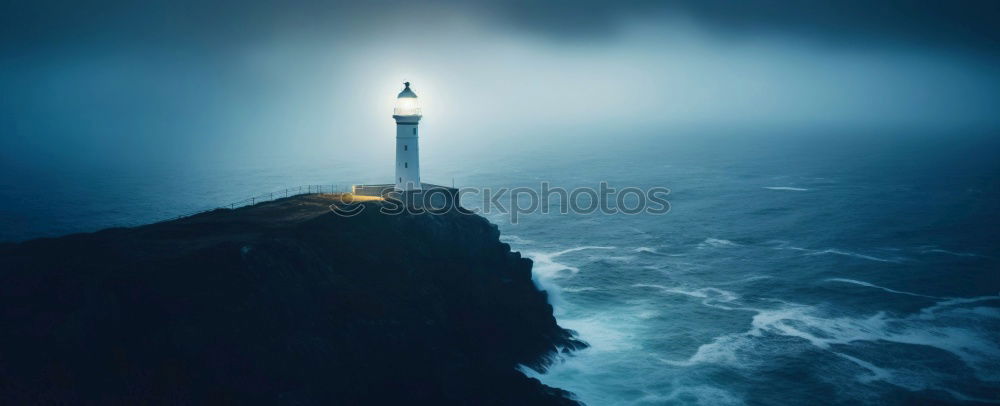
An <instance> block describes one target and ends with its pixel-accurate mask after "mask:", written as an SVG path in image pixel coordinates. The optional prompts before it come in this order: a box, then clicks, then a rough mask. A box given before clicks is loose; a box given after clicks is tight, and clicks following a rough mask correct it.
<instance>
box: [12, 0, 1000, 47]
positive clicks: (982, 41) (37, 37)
mask: <svg viewBox="0 0 1000 406" xmlns="http://www.w3.org/2000/svg"><path fill="white" fill-rule="evenodd" d="M427 10H431V11H433V10H450V11H457V12H459V13H465V14H468V15H470V16H472V17H474V18H479V19H481V20H486V21H491V22H493V23H495V24H497V25H499V26H501V27H504V28H507V29H511V30H519V31H524V32H528V33H532V34H537V35H541V36H547V37H551V38H554V39H559V40H566V41H588V40H596V39H600V38H604V37H610V36H613V35H614V34H615V33H616V31H617V30H618V29H619V28H620V27H621V26H622V25H623V24H624V23H625V22H627V21H628V20H631V19H651V20H653V21H654V22H655V21H658V20H663V21H676V20H674V19H681V20H688V21H691V22H693V23H694V24H695V25H696V26H699V27H701V28H702V29H705V30H707V31H710V32H714V33H717V34H721V35H734V36H742V35H760V34H765V35H779V36H781V35H784V36H796V37H803V38H809V39H815V40H820V41H827V42H831V43H857V44H886V45H892V46H900V45H902V46H921V47H923V46H927V47H943V48H954V49H960V50H972V51H976V52H979V53H984V54H989V55H992V54H993V53H994V52H996V51H997V50H998V43H1000V24H997V21H998V17H1000V2H998V1H990V0H985V1H984V0H965V1H951V2H949V1H938V2H927V1H913V0H884V1H859V0H840V1H775V0H751V1H733V0H675V1H627V2H625V1H594V0H580V1H574V2H563V1H525V0H520V1H503V2H492V1H472V2H469V1H459V0H454V1H452V0H437V1H430V2H409V1H408V2H401V1H370V2H330V1H310V0H292V1H261V0H247V1H232V0H223V1H207V2H206V1H195V0H179V1H142V2H135V1H122V0H97V1H88V2H76V1H63V0H42V1H21V2H14V3H8V4H7V5H6V6H4V12H3V13H0V36H2V38H3V39H2V41H3V42H4V47H5V48H6V49H7V50H8V51H9V50H12V49H19V50H22V51H24V50H32V49H39V48H47V47H49V46H56V47H58V46H62V45H70V46H72V45H73V44H74V43H76V42H78V41H85V42H89V41H97V42H101V43H113V44H115V43H116V44H121V45H126V44H128V45H133V46H135V45H142V44H145V45H148V46H163V45H169V44H183V45H195V46H198V45H201V46H207V47H211V46H215V45H222V46H228V45H231V44H232V43H234V42H236V43H239V42H243V41H253V40H256V39H260V38H267V37H268V36H271V35H274V34H275V33H280V32H285V31H288V30H293V31H300V32H307V33H308V32H315V33H325V34H329V33H364V31H365V30H371V29H374V28H376V27H378V26H381V25H385V24H414V25H426V24H428V23H429V22H428V21H427V18H432V17H431V16H433V12H430V13H427V12H425V11H427ZM409 13H414V14H416V13H419V15H420V17H419V18H413V19H412V20H410V21H406V20H405V19H399V18H391V16H393V15H395V16H398V15H405V14H409Z"/></svg>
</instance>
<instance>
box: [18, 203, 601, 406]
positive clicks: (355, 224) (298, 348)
mask: <svg viewBox="0 0 1000 406" xmlns="http://www.w3.org/2000/svg"><path fill="white" fill-rule="evenodd" d="M333 200H335V198H334V197H332V196H330V195H303V196H296V197H291V198H286V199H281V200H276V201H273V202H268V203H262V204H258V205H255V206H251V207H245V208H240V209H236V210H216V211H213V212H209V213H204V214H200V215H197V216H193V217H188V218H184V219H180V220H175V221H170V222H164V223H157V224H152V225H147V226H142V227H136V228H119V229H108V230H103V231H99V232H96V233H90V234H76V235H70V236H65V237H60V238H49V239H39V240H32V241H27V242H23V243H17V244H3V245H0V331H2V333H0V403H2V404H26V403H30V404H38V403H46V404H50V403H59V404H63V403H66V404H81V403H83V404H91V403H102V404H107V403H113V404H119V403H128V404H135V403H171V404H189V403H198V404H201V403H213V404H217V403H223V404H231V403H272V404H273V403H278V404H389V403H393V404H519V405H520V404H553V405H562V404H576V402H574V401H572V400H570V399H569V397H568V393H567V392H565V391H562V390H559V389H555V388H551V387H548V386H545V385H543V384H541V383H540V382H538V381H537V380H535V379H530V378H527V377H525V376H524V375H523V374H521V373H520V372H518V371H517V370H516V367H517V365H527V366H530V367H533V368H536V369H543V368H544V367H545V365H546V364H547V362H548V361H549V360H550V359H551V357H552V356H553V355H554V354H556V353H557V352H558V351H569V350H572V349H577V348H582V347H583V346H585V344H583V343H581V342H580V341H578V340H576V339H574V338H573V336H572V333H571V332H570V331H568V330H565V329H562V328H560V327H559V326H558V325H557V324H556V320H555V318H554V317H553V315H552V307H551V306H550V305H549V304H548V303H547V302H546V295H545V293H544V292H543V291H539V290H538V289H537V288H536V286H535V285H534V284H533V283H532V281H531V261H530V260H529V259H526V258H522V257H521V255H520V254H519V253H516V252H511V251H510V247H509V246H508V245H507V244H503V243H501V242H500V241H499V239H498V237H499V231H498V230H497V228H496V226H494V225H492V224H490V223H489V222H488V221H486V220H485V219H483V218H482V217H479V216H476V215H471V214H462V213H457V212H452V213H447V214H442V215H431V214H418V215H415V214H402V215H385V214H381V213H379V210H378V207H379V205H380V204H384V203H381V202H367V203H364V204H365V205H366V207H365V210H364V211H363V212H362V213H361V214H359V215H357V216H354V217H341V216H338V215H335V214H334V213H332V212H331V211H330V210H329V209H328V206H329V205H330V204H331V203H333Z"/></svg>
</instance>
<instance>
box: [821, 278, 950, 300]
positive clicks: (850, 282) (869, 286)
mask: <svg viewBox="0 0 1000 406" xmlns="http://www.w3.org/2000/svg"><path fill="white" fill-rule="evenodd" d="M825 282H839V283H849V284H852V285H858V286H864V287H868V288H873V289H878V290H883V291H886V292H889V293H895V294H899V295H908V296H916V297H923V298H928V299H942V298H940V297H937V296H928V295H922V294H919V293H913V292H904V291H901V290H895V289H889V288H887V287H884V286H879V285H876V284H873V283H868V282H865V281H857V280H854V279H844V278H830V279H826V280H825Z"/></svg>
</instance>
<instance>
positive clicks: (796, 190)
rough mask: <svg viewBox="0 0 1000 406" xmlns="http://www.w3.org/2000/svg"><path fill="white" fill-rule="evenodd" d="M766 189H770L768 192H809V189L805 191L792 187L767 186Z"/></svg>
mask: <svg viewBox="0 0 1000 406" xmlns="http://www.w3.org/2000/svg"><path fill="white" fill-rule="evenodd" d="M764 189H768V190H789V191H793V192H805V191H808V190H809V189H804V188H800V187H791V186H765V187H764Z"/></svg>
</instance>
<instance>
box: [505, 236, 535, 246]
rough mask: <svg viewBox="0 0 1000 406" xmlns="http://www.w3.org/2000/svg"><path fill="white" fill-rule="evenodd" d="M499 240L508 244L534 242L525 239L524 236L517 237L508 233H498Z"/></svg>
mask: <svg viewBox="0 0 1000 406" xmlns="http://www.w3.org/2000/svg"><path fill="white" fill-rule="evenodd" d="M500 241H501V242H505V243H508V244H518V245H527V244H532V243H534V241H531V240H526V239H524V238H521V237H518V236H516V235H510V234H502V235H500Z"/></svg>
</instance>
